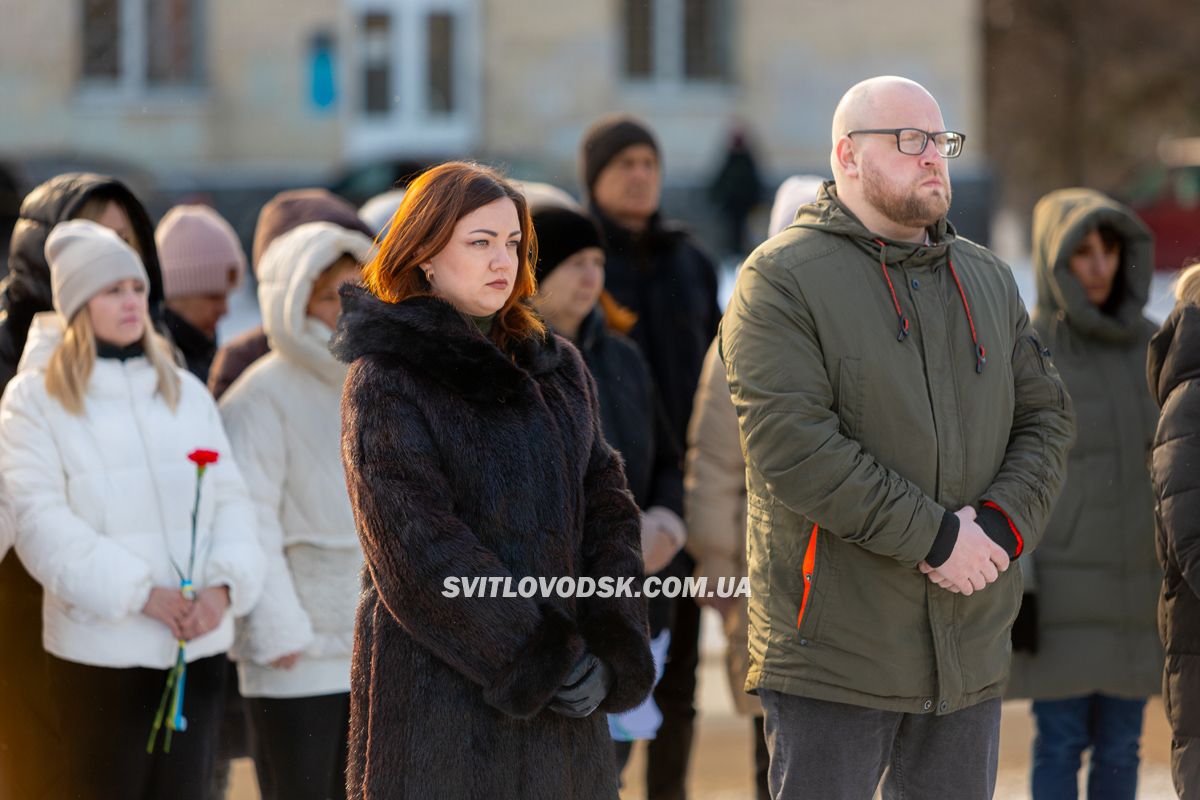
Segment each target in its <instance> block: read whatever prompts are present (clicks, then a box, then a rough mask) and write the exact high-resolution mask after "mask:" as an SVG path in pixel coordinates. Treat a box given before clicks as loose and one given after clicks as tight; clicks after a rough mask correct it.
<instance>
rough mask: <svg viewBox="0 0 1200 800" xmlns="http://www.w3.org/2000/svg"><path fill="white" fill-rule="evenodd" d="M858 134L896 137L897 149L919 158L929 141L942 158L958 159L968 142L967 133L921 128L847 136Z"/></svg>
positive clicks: (868, 131)
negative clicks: (883, 134) (965, 143)
mask: <svg viewBox="0 0 1200 800" xmlns="http://www.w3.org/2000/svg"><path fill="white" fill-rule="evenodd" d="M856 133H886V134H889V135H891V136H895V137H896V149H897V150H899V151H900V152H901V153H904V155H906V156H919V155H921V154H922V153H924V152H925V147H926V146H927V145H928V144H929V140H930V139H933V146H934V148H936V149H937V151H938V154H939V155H941V157H942V158H958V157H959V156H960V155H962V149H963V142H965V141H966V140H967V135H966V134H965V133H959V132H958V131H923V130H921V129H920V128H866V129H863V130H860V131H850V132H849V133H847V134H846V135H847V136H853V135H854V134H856Z"/></svg>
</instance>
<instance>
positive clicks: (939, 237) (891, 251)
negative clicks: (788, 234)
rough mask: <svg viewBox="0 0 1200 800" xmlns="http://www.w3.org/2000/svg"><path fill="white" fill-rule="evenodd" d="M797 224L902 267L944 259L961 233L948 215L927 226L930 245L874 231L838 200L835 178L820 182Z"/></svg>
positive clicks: (923, 264)
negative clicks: (842, 238) (849, 242)
mask: <svg viewBox="0 0 1200 800" xmlns="http://www.w3.org/2000/svg"><path fill="white" fill-rule="evenodd" d="M794 224H796V225H799V226H800V227H803V228H813V229H815V230H821V231H825V232H826V233H832V234H836V235H838V236H845V237H846V238H848V239H850V240H852V241H853V242H854V244H855V245H857V246H858V247H859V248H861V249H863V250H865V251H866V252H868V253H871V254H872V255H873V256H874V257H875V258H876V259H882V260H883V261H884V263H886V264H888V265H889V266H891V265H895V266H901V267H917V266H926V265H934V266H936V265H937V264H938V262H941V261H944V260H945V257H946V251H947V250H948V249H949V246H950V244H951V243H952V242H953V241H954V240H955V239H956V238H957V236H958V234H957V233H956V232H955V230H954V226H953V225H951V224H950V221H949V220H947V219H946V218H945V217H942V218H941V219H939V220H938V221H937V222H935V223H934V224H933V225H930V226H929V228H928V229H927V232H928V233H929V241H930V243H931V244H930V245H928V246H926V245H923V244H914V243H912V242H899V241H896V240H894V239H888V238H886V237H884V236H880V235H879V234H877V233H872V232H871V231H870V230H868V229H867V226H865V225H863V224H862V222H860V221H859V219H858V217H856V216H854V213H853V212H852V211H850V209H848V208H846V206H844V205H843V204H842V201H841V200H840V199H838V194H837V186H836V185H835V184H834V182H833V181H825V182H824V183H823V184H821V188H820V189H819V190H818V191H817V199H816V200H814V201H812V202H810V203H808V204H807V205H802V206H800V210H799V211H797V212H796V221H795V223H794Z"/></svg>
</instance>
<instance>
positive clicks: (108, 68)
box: [82, 0, 121, 80]
mask: <svg viewBox="0 0 1200 800" xmlns="http://www.w3.org/2000/svg"><path fill="white" fill-rule="evenodd" d="M82 17H83V38H82V41H83V75H84V77H85V78H94V79H98V80H106V79H107V80H116V79H118V78H119V77H120V76H121V3H120V0H83V14H82Z"/></svg>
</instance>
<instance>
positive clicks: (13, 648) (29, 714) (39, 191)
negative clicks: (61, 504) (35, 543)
mask: <svg viewBox="0 0 1200 800" xmlns="http://www.w3.org/2000/svg"><path fill="white" fill-rule="evenodd" d="M70 219H90V220H92V221H94V222H97V223H99V224H101V225H104V226H105V227H108V228H112V229H113V230H114V231H116V232H117V234H118V235H119V236H120V237H121V238H122V239H124V240H125V242H126V243H127V244H129V245H130V246H132V247H133V249H134V250H136V251H137V252H138V254H139V255H140V256H141V258H142V263H143V265H144V266H145V269H146V274H147V278H148V280H149V295H148V300H149V308H150V316H151V319H153V320H154V321H155V322H158V321H159V320H161V318H162V305H163V283H162V273H161V271H160V269H159V263H158V250H157V249H156V248H155V244H154V223H153V221H152V220H151V219H150V214H149V213H148V212H147V211H146V208H145V206H144V205H142V203H141V201H139V200H138V199H137V197H135V196H134V194H133V192H131V191H130V190H129V188H128V187H127V186H126V185H125V184H124V183H122V182H121V181H119V180H117V179H116V178H112V177H109V176H106V175H96V174H94V173H86V172H71V173H65V174H63V175H58V176H56V177H54V178H51V179H50V180H48V181H46V182H45V183H43V184H41V185H40V186H37V187H36V188H35V189H33V191H31V192H30V193H29V194H28V196H26V198H25V200H24V201H23V202H22V204H21V212H20V218H19V219H18V220H17V224H16V227H14V229H13V232H12V238H11V239H10V241H9V253H8V269H9V272H8V275H7V276H6V277H5V278H4V280H3V281H2V282H0V390H3V388H4V387H6V386H7V385H8V383H9V381H11V380H12V378H13V376H14V375H16V371H17V364H18V363H19V362H20V360H21V353H22V352H23V351H24V349H25V341H26V338H27V337H28V335H29V327H30V324H31V323H32V321H33V317H34V315H36V314H39V313H41V312H44V311H50V310H51V309H52V308H53V305H52V298H51V289H50V265H49V264H48V263H47V261H46V254H45V248H46V238H47V237H48V236H49V235H50V231H51V230H52V229H53V228H54V226H56V225H58V224H59V223H60V222H65V221H67V220H70ZM0 642H3V643H4V657H3V658H2V659H0V797H9V796H11V797H14V798H17V797H19V798H41V797H44V796H48V795H47V792H48V791H50V789H49V787H50V786H51V785H53V782H54V781H55V780H56V779H57V778H56V772H57V770H56V764H55V763H54V761H53V760H52V759H51V758H50V757H49V754H50V753H52V752H53V750H54V748H55V747H57V746H58V738H57V737H58V733H57V724H56V721H55V711H54V706H53V704H52V702H51V697H50V689H49V687H48V683H47V677H46V674H47V673H46V655H45V651H44V650H43V649H42V589H41V587H40V586H39V585H38V584H37V582H36V581H34V580H33V578H31V577H30V576H29V573H28V572H26V570H25V568H24V566H23V565H22V564H21V562H20V560H19V559H18V558H17V555H16V553H15V552H13V553H9V554H8V556H7V557H6V558H4V560H3V562H0ZM6 792H7V794H6Z"/></svg>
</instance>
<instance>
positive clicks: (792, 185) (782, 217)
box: [767, 175, 825, 238]
mask: <svg viewBox="0 0 1200 800" xmlns="http://www.w3.org/2000/svg"><path fill="white" fill-rule="evenodd" d="M824 183H825V181H824V179H822V178H818V177H817V176H816V175H793V176H791V177H790V178H788V179H787V180H785V181H784V182H783V183H781V184H779V188H778V189H776V190H775V202H774V204H773V205H772V206H771V222H770V224H769V225H768V226H767V237H768V238H770V237H771V236H775V235H776V234H778V233H779V232H780V231H782V230H783V229H784V228H786V227H787V226H788V225H791V224H792V222H793V221H795V219H796V211H797V210H798V209H799V208H800V207H801V206H803V205H805V204H806V203H811V202H813V199H814V198H816V196H817V193H818V192H819V191H820V190H821V186H822V185H824Z"/></svg>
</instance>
